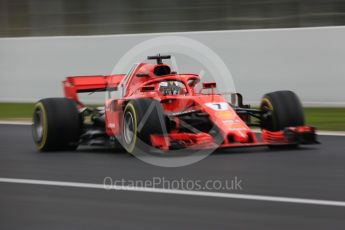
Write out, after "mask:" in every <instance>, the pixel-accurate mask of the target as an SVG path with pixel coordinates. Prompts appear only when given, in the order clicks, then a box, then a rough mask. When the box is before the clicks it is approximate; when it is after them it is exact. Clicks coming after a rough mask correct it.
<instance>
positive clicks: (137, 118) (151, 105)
mask: <svg viewBox="0 0 345 230" xmlns="http://www.w3.org/2000/svg"><path fill="white" fill-rule="evenodd" d="M164 133H166V126H165V119H164V114H163V108H162V105H161V104H160V102H159V101H157V100H154V99H147V98H144V99H136V100H131V101H130V102H128V103H127V105H126V107H125V109H124V112H123V125H122V133H121V134H122V135H121V136H122V138H121V139H122V141H121V142H122V145H123V147H124V148H125V149H126V151H127V152H129V153H134V152H135V151H141V152H143V151H144V152H145V151H149V150H150V148H151V139H150V138H151V134H164Z"/></svg>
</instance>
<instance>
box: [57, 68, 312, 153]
mask: <svg viewBox="0 0 345 230" xmlns="http://www.w3.org/2000/svg"><path fill="white" fill-rule="evenodd" d="M165 67H167V66H166V65H164V64H150V63H141V64H138V65H136V66H135V67H133V69H132V70H131V71H130V72H129V73H128V74H126V75H125V74H116V75H106V76H103V75H97V76H74V77H67V78H66V79H65V81H63V86H64V94H65V97H67V98H71V99H73V100H75V101H76V102H77V104H78V107H79V108H83V107H84V105H83V104H82V103H81V102H80V101H79V99H78V93H80V92H91V91H95V90H106V89H108V90H120V91H122V96H121V98H112V99H108V100H106V101H105V129H106V134H107V135H108V136H119V135H121V127H122V116H123V108H124V105H125V104H126V103H127V102H128V101H130V100H133V99H137V98H153V99H156V100H158V101H160V103H161V105H162V107H163V110H164V112H165V113H166V114H167V115H169V114H170V115H171V117H173V118H172V119H173V120H174V123H175V126H176V127H174V128H173V129H171V130H170V132H169V134H168V136H162V135H151V143H152V145H153V146H155V147H157V148H161V149H163V150H168V149H169V146H170V143H171V142H174V141H175V142H176V141H178V142H179V143H180V144H182V145H184V146H185V147H187V148H213V147H241V146H259V145H269V144H289V143H294V142H295V141H296V137H298V136H299V135H303V134H308V133H312V132H314V130H313V129H312V128H310V127H308V126H302V127H291V128H289V129H288V132H287V130H284V131H277V132H270V131H267V130H262V134H261V138H260V139H261V140H258V139H257V135H255V133H254V131H253V130H252V129H251V128H249V127H248V126H247V124H246V123H245V121H243V120H242V119H241V117H240V116H239V115H238V114H237V113H236V111H235V110H234V109H233V108H232V106H230V105H229V104H228V102H227V101H226V100H225V99H224V97H223V96H222V95H220V94H217V93H214V88H215V86H216V85H215V83H213V82H209V83H203V88H204V90H200V91H198V92H197V90H196V88H195V86H196V85H197V84H198V83H199V82H200V78H199V76H198V75H195V74H174V73H168V74H163V75H161V76H157V75H156V74H155V71H156V70H157V68H165ZM168 68H169V67H168ZM169 69H170V68H169ZM163 81H178V82H180V83H182V84H183V85H184V86H185V87H184V88H182V89H181V92H180V93H179V94H178V95H164V94H162V93H161V92H160V90H159V84H160V83H161V82H163ZM204 91H211V92H204ZM189 111H198V112H199V113H204V114H207V116H208V117H209V119H210V120H211V121H212V123H213V124H214V125H216V126H217V127H218V131H219V133H220V135H221V136H222V137H223V141H222V143H220V145H217V144H216V143H215V141H214V138H213V137H212V136H211V135H210V134H209V133H204V132H202V133H190V132H179V131H178V127H179V125H181V124H180V122H181V121H180V119H179V116H178V115H179V113H186V112H189ZM287 134H289V135H287ZM291 134H292V135H291ZM291 136H293V137H294V138H290V137H291ZM289 138H290V139H289Z"/></svg>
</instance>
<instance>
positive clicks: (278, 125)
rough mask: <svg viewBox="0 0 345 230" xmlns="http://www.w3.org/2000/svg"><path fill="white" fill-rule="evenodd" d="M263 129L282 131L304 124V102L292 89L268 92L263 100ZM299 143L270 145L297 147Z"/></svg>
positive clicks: (274, 146)
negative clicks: (302, 102)
mask: <svg viewBox="0 0 345 230" xmlns="http://www.w3.org/2000/svg"><path fill="white" fill-rule="evenodd" d="M260 110H261V112H262V116H261V129H265V130H268V131H272V132H275V131H282V130H284V129H285V128H287V127H296V126H304V113H303V107H302V104H301V102H300V100H299V98H298V97H297V95H296V94H295V93H294V92H292V91H276V92H272V93H267V94H265V95H264V96H263V98H262V100H261V105H260ZM297 146H298V144H296V143H293V144H286V145H280V144H279V145H269V147H270V148H282V147H283V148H286V147H289V148H295V147H297Z"/></svg>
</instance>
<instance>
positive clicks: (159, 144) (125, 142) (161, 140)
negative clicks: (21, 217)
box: [32, 55, 317, 153]
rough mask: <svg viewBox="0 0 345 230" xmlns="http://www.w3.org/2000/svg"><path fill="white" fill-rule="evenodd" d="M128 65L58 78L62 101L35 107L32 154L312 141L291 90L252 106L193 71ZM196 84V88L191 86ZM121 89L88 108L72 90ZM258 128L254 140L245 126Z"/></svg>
mask: <svg viewBox="0 0 345 230" xmlns="http://www.w3.org/2000/svg"><path fill="white" fill-rule="evenodd" d="M169 58H170V56H167V55H166V56H161V55H157V56H149V57H148V59H151V60H154V62H155V63H149V62H148V63H140V64H136V65H134V66H133V67H132V68H131V69H130V71H129V72H128V73H127V74H115V75H107V76H103V75H98V76H74V77H67V78H66V79H65V80H64V81H63V87H64V94H65V97H64V98H46V99H42V100H40V101H39V102H37V104H36V105H35V110H34V114H33V126H32V131H33V138H34V142H35V144H36V146H37V149H38V150H39V151H58V150H74V149H76V148H77V147H78V146H79V145H106V144H108V143H113V144H116V143H117V144H121V146H122V147H123V148H124V149H125V150H126V151H127V152H129V153H133V152H135V151H136V150H139V149H141V150H143V149H144V150H145V151H146V150H147V149H148V148H147V146H149V149H151V148H155V149H159V150H161V151H163V152H167V153H168V152H169V150H171V149H181V148H182V149H207V148H228V147H240V146H262V145H266V146H269V147H277V146H297V145H299V144H312V143H317V140H316V134H315V130H314V128H313V127H310V126H306V125H305V122H304V114H303V109H302V106H301V103H300V101H299V99H298V97H297V96H296V94H295V93H293V92H291V91H276V92H272V93H267V94H265V95H264V96H263V98H262V101H261V105H260V107H259V108H258V109H254V108H250V106H249V105H244V104H243V100H242V96H241V94H239V93H232V94H231V95H229V98H231V100H230V99H229V100H230V101H227V100H226V99H225V96H224V94H221V93H218V92H217V91H216V83H215V82H203V83H202V85H198V84H199V83H200V77H199V76H198V75H196V74H177V73H176V72H173V71H172V70H171V68H170V67H169V65H166V64H164V63H163V61H162V60H163V59H169ZM197 86H198V87H199V88H200V89H199V90H197ZM95 91H107V92H108V94H109V95H111V93H112V92H114V91H115V92H116V91H117V92H121V93H120V94H121V96H120V97H115V96H110V97H108V99H106V100H105V104H104V107H97V108H93V107H87V106H85V105H84V104H83V103H82V102H81V101H79V99H78V93H83V92H95ZM255 126H256V127H259V128H260V129H261V137H260V136H259V135H256V134H255V133H254V131H253V130H252V129H251V128H249V127H255Z"/></svg>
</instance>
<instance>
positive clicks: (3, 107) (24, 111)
mask: <svg viewBox="0 0 345 230" xmlns="http://www.w3.org/2000/svg"><path fill="white" fill-rule="evenodd" d="M33 110H34V104H33V103H0V119H2V120H16V119H19V120H22V119H25V120H26V119H31V116H32V113H33Z"/></svg>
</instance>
